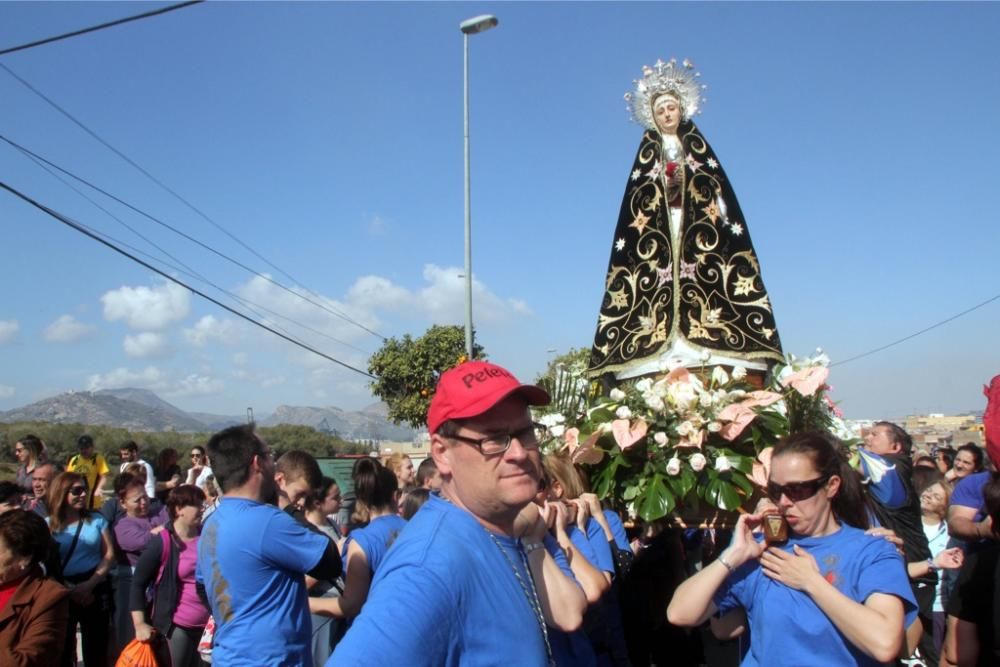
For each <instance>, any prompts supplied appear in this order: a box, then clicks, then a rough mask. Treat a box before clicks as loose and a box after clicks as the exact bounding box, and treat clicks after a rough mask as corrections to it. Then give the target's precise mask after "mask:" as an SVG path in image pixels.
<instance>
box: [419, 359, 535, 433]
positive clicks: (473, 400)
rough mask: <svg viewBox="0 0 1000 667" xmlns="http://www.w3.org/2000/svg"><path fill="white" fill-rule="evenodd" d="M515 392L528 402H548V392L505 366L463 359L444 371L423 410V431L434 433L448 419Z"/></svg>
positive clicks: (484, 407)
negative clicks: (526, 382)
mask: <svg viewBox="0 0 1000 667" xmlns="http://www.w3.org/2000/svg"><path fill="white" fill-rule="evenodd" d="M515 393H516V394H519V395H520V396H521V397H522V398H524V400H526V401H527V402H528V405H548V404H549V402H550V401H551V400H552V399H551V398H550V397H549V395H548V393H547V392H546V391H545V390H544V389H542V388H540V387H536V386H535V385H531V384H521V383H520V382H519V381H518V379H517V378H516V377H514V375H513V374H512V373H511V372H510V371H508V370H507V369H505V368H501V367H500V366H497V365H496V364H491V363H489V362H486V361H467V362H465V363H464V364H459V365H458V366H455V367H454V368H452V369H449V370H447V371H445V372H444V373H443V374H442V375H441V379H439V380H438V384H437V389H435V390H434V397H433V398H432V399H431V406H430V408H429V409H428V410H427V430H428V432H430V433H434V432H435V431H437V430H438V427H440V426H441V424H443V423H444V422H446V421H448V420H449V419H465V418H467V417H475V416H477V415H481V414H483V413H484V412H486V411H487V410H489V409H490V408H492V407H493V406H494V405H496V404H497V403H499V402H500V401H502V400H503V399H505V398H507V397H508V396H511V395H513V394H515Z"/></svg>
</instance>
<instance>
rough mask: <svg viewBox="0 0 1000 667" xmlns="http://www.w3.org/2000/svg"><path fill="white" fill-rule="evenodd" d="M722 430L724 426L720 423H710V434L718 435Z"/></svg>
mask: <svg viewBox="0 0 1000 667" xmlns="http://www.w3.org/2000/svg"><path fill="white" fill-rule="evenodd" d="M721 430H722V424H720V423H719V422H708V432H709V433H718V432H719V431H721Z"/></svg>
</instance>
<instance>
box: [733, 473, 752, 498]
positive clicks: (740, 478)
mask: <svg viewBox="0 0 1000 667" xmlns="http://www.w3.org/2000/svg"><path fill="white" fill-rule="evenodd" d="M730 480H731V481H732V482H733V484H735V485H736V486H738V487H740V488H741V489H743V493H745V494H747V496H748V497H749V496H752V495H753V484H752V483H751V482H750V480H749V479H747V478H746V475H744V474H743V473H740V472H736V471H735V470H734V471H733V474H732V475H731V476H730Z"/></svg>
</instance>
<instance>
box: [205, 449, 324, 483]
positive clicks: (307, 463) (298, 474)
mask: <svg viewBox="0 0 1000 667" xmlns="http://www.w3.org/2000/svg"><path fill="white" fill-rule="evenodd" d="M213 470H214V468H213ZM275 470H276V471H277V472H280V473H281V474H283V475H284V476H285V481H289V482H290V481H294V480H299V479H304V480H305V481H306V484H308V485H309V488H310V489H315V488H318V487H319V485H320V484H322V483H323V471H322V470H320V469H319V463H317V462H316V458H315V457H314V456H313V455H312V454H309V453H307V452H303V451H300V450H298V449H293V450H291V451H290V452H285V453H284V454H282V455H281V458H279V459H278V462H277V463H276V464H275Z"/></svg>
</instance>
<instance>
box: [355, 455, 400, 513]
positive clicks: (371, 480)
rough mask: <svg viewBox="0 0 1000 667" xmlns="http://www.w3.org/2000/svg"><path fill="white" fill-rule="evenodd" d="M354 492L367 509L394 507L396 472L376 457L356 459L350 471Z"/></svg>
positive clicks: (396, 485) (396, 486) (396, 484)
mask: <svg viewBox="0 0 1000 667" xmlns="http://www.w3.org/2000/svg"><path fill="white" fill-rule="evenodd" d="M351 477H352V478H353V479H354V494H355V495H356V496H357V499H358V500H359V501H361V502H362V503H364V504H365V506H366V507H367V508H368V509H369V510H377V509H386V508H395V501H396V499H395V495H396V489H397V488H398V483H397V482H396V474H395V473H394V472H392V471H391V470H389V469H388V468H386V467H385V466H384V465H382V464H381V463H379V461H378V459H373V458H363V459H358V460H357V462H356V463H355V464H354V470H353V471H352V472H351Z"/></svg>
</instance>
